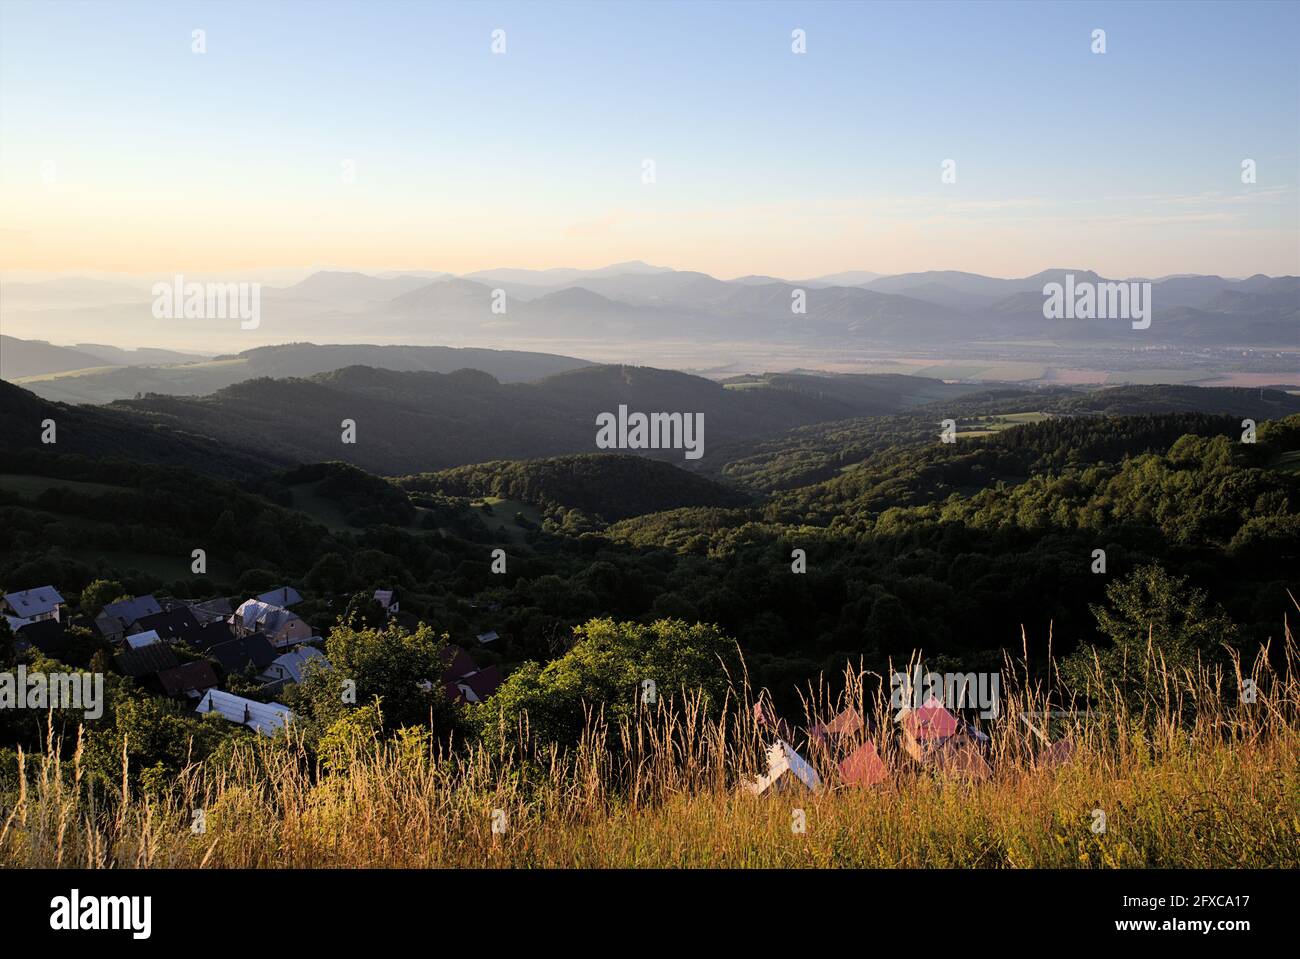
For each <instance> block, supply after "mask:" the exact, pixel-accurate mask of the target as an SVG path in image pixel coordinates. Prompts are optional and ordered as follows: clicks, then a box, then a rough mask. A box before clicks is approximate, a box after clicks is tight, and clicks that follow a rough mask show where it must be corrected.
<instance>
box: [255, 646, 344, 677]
mask: <svg viewBox="0 0 1300 959" xmlns="http://www.w3.org/2000/svg"><path fill="white" fill-rule="evenodd" d="M311 662H318V663H320V666H318V667H317V668H318V669H320V668H324V669H329V665H330V663H329V660H328V659H326V658H325V654H324V653H322V652H321V651H320V650H319V649H317V648H316V647H314V646H299V647H298V648H297V649H292V650H290V651H289V652H287V653H283V654H281V655H279V656H277V657H275V659H273V660H271V665H269V666H267V667H266V670H265V671H264V673H263V675H265V674H266V673H275V674H276V675H274V676H271V677H270V678H271V679H272V680H286V679H287V680H291V681H292V682H295V683H300V682H302V677H303V670H304V669H306V667H307V664H308V663H311Z"/></svg>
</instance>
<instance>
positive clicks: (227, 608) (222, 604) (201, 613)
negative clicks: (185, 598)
mask: <svg viewBox="0 0 1300 959" xmlns="http://www.w3.org/2000/svg"><path fill="white" fill-rule="evenodd" d="M234 611H235V607H234V606H232V605H231V604H230V599H229V597H226V596H218V597H217V598H216V599H208V600H204V601H203V602H201V603H190V612H191V613H193V614H194V618H195V619H197V620H198V621H199V622H200V623H210V622H212V621H213V620H218V619H225V618H226V617H227V616H229V615H230V614H231V613H233V612H234Z"/></svg>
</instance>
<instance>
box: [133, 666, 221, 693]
mask: <svg viewBox="0 0 1300 959" xmlns="http://www.w3.org/2000/svg"><path fill="white" fill-rule="evenodd" d="M148 685H149V686H150V687H151V688H152V689H153V690H154V691H155V692H159V693H161V694H162V695H164V696H166V697H168V698H169V699H179V698H180V697H182V696H184V697H185V698H187V699H197V698H198V697H199V696H202V695H203V694H204V693H205V692H207V691H208V690H209V689H212V688H213V687H214V686H216V685H217V674H216V671H215V670H213V668H212V664H211V663H209V662H208V661H207V660H206V659H198V660H195V661H194V662H192V663H182V664H181V665H179V666H172V667H171V668H170V669H160V670H159V671H158V672H157V673H155V674H154V675H153V676H152V677H151V678H150V680H149V683H148Z"/></svg>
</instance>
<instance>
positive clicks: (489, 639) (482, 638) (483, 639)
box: [474, 629, 501, 643]
mask: <svg viewBox="0 0 1300 959" xmlns="http://www.w3.org/2000/svg"><path fill="white" fill-rule="evenodd" d="M474 638H475V639H477V640H478V641H479V642H480V643H495V642H496V641H497V640H498V639H500V638H501V637H500V636H499V635H497V631H496V630H495V629H489V630H488V631H487V632H486V633H479V634H478V635H477V636H476V637H474Z"/></svg>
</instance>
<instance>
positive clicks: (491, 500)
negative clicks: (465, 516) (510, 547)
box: [470, 496, 544, 543]
mask: <svg viewBox="0 0 1300 959" xmlns="http://www.w3.org/2000/svg"><path fill="white" fill-rule="evenodd" d="M470 506H471V508H472V509H473V510H474V512H475V514H476V515H477V516H478V518H479V520H480V522H482V523H483V525H484V526H486V527H487V528H488V529H490V530H493V531H494V532H496V533H497V534H498V535H504V536H506V537H507V538H508V539H509V540H510V542H511V543H522V542H523V541H524V536H525V535H526V534H527V532H528V530H526V529H525V528H524V527H522V526H520V525H519V524H518V523H516V522H515V514H516V513H522V514H523V517H524V519H526V520H527V521H528V522H530V523H532V524H533V525H534V526H541V525H542V520H543V519H544V517H543V516H542V514H541V513H540V512H538V510H537V507H536V506H530V505H529V504H528V503H525V502H523V501H522V500H517V499H502V498H501V497H499V496H484V497H482V498H480V499H476V500H474V502H473V503H471V504H470ZM484 507H491V511H489V510H488V509H485V508H484Z"/></svg>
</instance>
